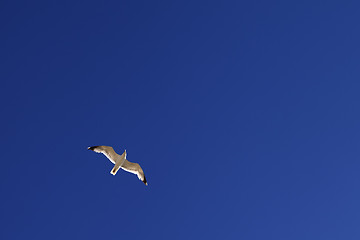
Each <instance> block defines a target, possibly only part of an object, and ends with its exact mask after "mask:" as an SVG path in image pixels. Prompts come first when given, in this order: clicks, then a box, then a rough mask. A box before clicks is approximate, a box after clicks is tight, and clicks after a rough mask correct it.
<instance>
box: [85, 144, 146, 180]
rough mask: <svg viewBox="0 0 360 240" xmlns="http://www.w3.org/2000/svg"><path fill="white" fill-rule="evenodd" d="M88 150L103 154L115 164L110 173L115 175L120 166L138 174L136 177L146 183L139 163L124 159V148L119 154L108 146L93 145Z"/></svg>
mask: <svg viewBox="0 0 360 240" xmlns="http://www.w3.org/2000/svg"><path fill="white" fill-rule="evenodd" d="M88 150H92V151H94V152H97V153H102V154H104V155H105V156H106V157H107V158H108V159H109V160H110V161H111V162H112V163H113V164H115V166H114V167H113V169H112V170H111V172H110V173H111V174H112V175H115V174H116V173H117V171H118V170H119V169H120V168H122V169H124V170H125V171H127V172H131V173H133V174H136V175H137V176H138V178H139V179H140V180H141V181H142V182H143V183H145V185H148V184H147V181H146V178H145V175H144V172H143V170H142V169H141V167H140V165H139V164H138V163H132V162H129V161H128V160H127V159H126V150H125V151H124V153H123V154H121V155H119V154H117V153H116V152H115V151H114V149H113V148H112V147H109V146H93V147H88Z"/></svg>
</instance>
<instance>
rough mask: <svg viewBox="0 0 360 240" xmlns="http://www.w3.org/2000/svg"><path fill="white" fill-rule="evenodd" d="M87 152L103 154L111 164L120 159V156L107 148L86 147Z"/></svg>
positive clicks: (110, 148)
mask: <svg viewBox="0 0 360 240" xmlns="http://www.w3.org/2000/svg"><path fill="white" fill-rule="evenodd" d="M88 149H89V150H92V151H94V152H97V153H102V154H104V155H105V156H106V157H107V158H108V159H109V160H110V161H111V162H112V163H113V164H115V163H116V161H117V160H118V159H119V158H120V155H119V154H117V153H116V152H115V151H114V149H113V148H112V147H109V146H93V147H88Z"/></svg>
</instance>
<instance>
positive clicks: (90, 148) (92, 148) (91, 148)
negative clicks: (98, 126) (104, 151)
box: [88, 146, 98, 151]
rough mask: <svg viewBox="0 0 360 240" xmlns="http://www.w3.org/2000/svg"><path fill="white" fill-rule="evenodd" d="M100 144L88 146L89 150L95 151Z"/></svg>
mask: <svg viewBox="0 0 360 240" xmlns="http://www.w3.org/2000/svg"><path fill="white" fill-rule="evenodd" d="M97 147H98V146H93V147H88V150H91V151H94V149H95V148H97Z"/></svg>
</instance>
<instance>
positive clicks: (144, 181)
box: [143, 176, 148, 186]
mask: <svg viewBox="0 0 360 240" xmlns="http://www.w3.org/2000/svg"><path fill="white" fill-rule="evenodd" d="M143 183H145V185H146V186H147V185H148V184H147V181H146V177H145V176H144V180H143Z"/></svg>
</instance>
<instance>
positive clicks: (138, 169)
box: [121, 159, 148, 185]
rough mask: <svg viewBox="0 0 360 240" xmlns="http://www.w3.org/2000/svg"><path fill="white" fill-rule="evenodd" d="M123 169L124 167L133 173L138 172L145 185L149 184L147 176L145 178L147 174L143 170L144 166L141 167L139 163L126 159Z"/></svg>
mask: <svg viewBox="0 0 360 240" xmlns="http://www.w3.org/2000/svg"><path fill="white" fill-rule="evenodd" d="M121 168H122V169H124V170H125V171H127V172H131V173H133V174H136V175H137V176H138V178H139V179H140V180H141V181H142V182H143V183H145V185H148V184H147V181H146V178H145V174H144V172H143V170H142V168H141V167H140V165H139V164H138V163H132V162H129V161H128V160H126V159H125V162H124V164H123V165H122V166H121Z"/></svg>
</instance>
